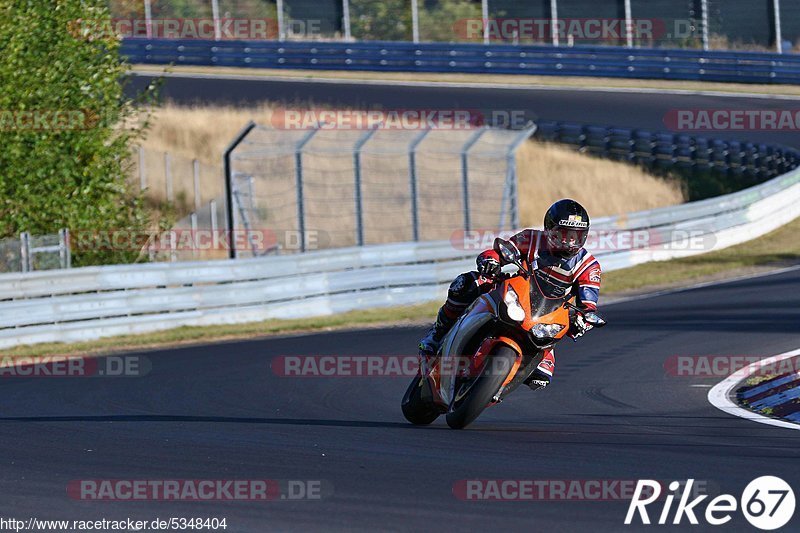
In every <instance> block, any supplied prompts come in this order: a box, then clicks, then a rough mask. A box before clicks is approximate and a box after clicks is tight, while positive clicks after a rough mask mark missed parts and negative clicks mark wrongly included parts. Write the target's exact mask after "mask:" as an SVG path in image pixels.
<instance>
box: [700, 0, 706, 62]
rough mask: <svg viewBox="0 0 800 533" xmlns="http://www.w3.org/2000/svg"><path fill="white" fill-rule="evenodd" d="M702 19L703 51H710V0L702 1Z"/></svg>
mask: <svg viewBox="0 0 800 533" xmlns="http://www.w3.org/2000/svg"><path fill="white" fill-rule="evenodd" d="M700 18H701V22H702V24H703V50H705V51H708V0H700Z"/></svg>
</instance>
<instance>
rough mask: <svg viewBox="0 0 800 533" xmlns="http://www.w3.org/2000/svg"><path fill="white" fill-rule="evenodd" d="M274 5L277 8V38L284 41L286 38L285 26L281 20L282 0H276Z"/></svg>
mask: <svg viewBox="0 0 800 533" xmlns="http://www.w3.org/2000/svg"><path fill="white" fill-rule="evenodd" d="M276 7H277V10H278V40H279V41H284V40H286V28H285V24H284V21H283V15H284V13H283V0H278V1H277V6H276Z"/></svg>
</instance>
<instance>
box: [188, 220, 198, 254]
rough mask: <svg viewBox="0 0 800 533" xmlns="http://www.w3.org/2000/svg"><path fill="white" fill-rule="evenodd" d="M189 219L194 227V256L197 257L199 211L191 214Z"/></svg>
mask: <svg viewBox="0 0 800 533" xmlns="http://www.w3.org/2000/svg"><path fill="white" fill-rule="evenodd" d="M189 221H190V224H191V227H192V257H197V247H198V242H197V213H192V214H191V215H189Z"/></svg>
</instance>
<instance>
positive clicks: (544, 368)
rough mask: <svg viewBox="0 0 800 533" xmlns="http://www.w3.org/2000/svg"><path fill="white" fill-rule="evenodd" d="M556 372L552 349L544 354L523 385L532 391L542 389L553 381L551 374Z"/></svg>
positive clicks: (554, 356)
mask: <svg viewBox="0 0 800 533" xmlns="http://www.w3.org/2000/svg"><path fill="white" fill-rule="evenodd" d="M555 370H556V354H555V352H554V351H553V349H552V348H550V349H549V350H546V351H545V352H544V357H542V360H541V361H540V362H539V364H538V365H537V366H536V369H535V370H534V371H533V372H531V375H530V376H528V378H527V379H526V380H525V384H526V385H527V386H529V387H530V388H531V389H532V390H538V389H541V388H544V387H546V386H548V385H549V384H550V381H551V380H552V379H553V372H555Z"/></svg>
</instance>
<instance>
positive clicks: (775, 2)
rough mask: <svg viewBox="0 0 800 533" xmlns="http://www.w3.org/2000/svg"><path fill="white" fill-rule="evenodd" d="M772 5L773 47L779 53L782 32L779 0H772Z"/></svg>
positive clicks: (781, 47) (781, 43)
mask: <svg viewBox="0 0 800 533" xmlns="http://www.w3.org/2000/svg"><path fill="white" fill-rule="evenodd" d="M772 6H773V9H774V10H775V17H774V19H773V20H774V22H775V49H776V50H777V51H778V53H779V54H782V53H783V32H782V31H781V0H772Z"/></svg>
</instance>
